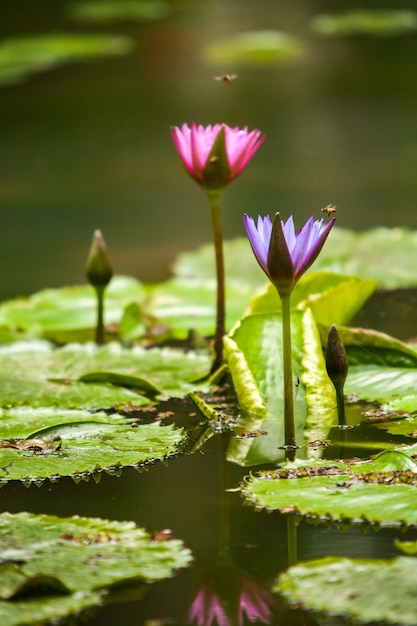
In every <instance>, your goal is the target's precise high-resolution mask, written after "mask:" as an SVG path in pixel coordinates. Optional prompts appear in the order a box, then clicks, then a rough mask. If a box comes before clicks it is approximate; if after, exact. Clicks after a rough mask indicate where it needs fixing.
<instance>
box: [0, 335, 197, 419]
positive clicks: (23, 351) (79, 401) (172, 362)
mask: <svg viewBox="0 0 417 626" xmlns="http://www.w3.org/2000/svg"><path fill="white" fill-rule="evenodd" d="M209 369H210V357H209V355H208V354H196V353H188V354H184V353H183V352H180V351H175V350H170V349H168V348H164V349H158V348H154V349H153V350H145V349H143V348H140V347H136V348H132V349H125V348H122V347H121V346H120V345H119V344H116V343H112V344H108V345H106V346H103V347H97V346H96V345H95V344H68V345H67V346H65V347H63V348H54V347H53V346H52V345H51V344H49V343H47V342H41V341H37V342H22V343H16V344H12V345H10V346H3V347H2V348H1V349H0V406H3V407H4V406H16V405H31V406H32V407H38V408H39V407H44V406H59V407H62V408H107V407H112V406H115V405H119V404H122V403H131V404H134V405H137V406H141V405H145V404H149V403H150V402H151V399H150V398H149V397H145V395H143V394H147V395H148V396H149V395H150V397H151V398H154V397H155V394H156V393H157V392H159V393H161V394H166V395H170V396H177V397H182V396H184V395H185V394H187V393H188V392H189V391H191V390H194V389H199V388H201V387H202V384H201V383H197V382H196V383H194V382H193V381H194V380H196V379H200V378H203V377H204V376H206V375H207V373H208V371H209Z"/></svg>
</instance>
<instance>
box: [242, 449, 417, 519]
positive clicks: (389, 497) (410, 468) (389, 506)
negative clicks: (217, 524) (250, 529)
mask: <svg viewBox="0 0 417 626" xmlns="http://www.w3.org/2000/svg"><path fill="white" fill-rule="evenodd" d="M416 486H417V463H416V462H415V461H413V459H411V457H409V456H408V455H406V454H404V453H403V452H399V451H385V452H381V453H380V454H379V455H377V457H376V458H375V460H373V461H365V462H364V461H361V462H356V463H354V462H349V461H345V462H342V461H338V462H331V461H327V462H325V461H321V460H318V461H311V462H310V463H308V464H306V463H305V462H304V463H303V462H302V461H301V460H300V461H299V462H298V463H294V464H292V465H287V466H286V467H283V468H281V469H278V470H275V471H273V472H261V473H260V474H259V475H257V476H252V477H250V478H249V479H248V480H247V482H246V483H245V485H244V486H243V488H242V492H243V495H244V496H245V497H246V499H248V500H249V501H250V502H251V503H252V504H253V505H254V506H256V507H262V508H267V509H270V510H279V511H282V512H285V513H289V512H296V513H299V514H301V515H307V516H313V517H318V518H322V519H334V520H344V519H348V520H352V521H355V522H360V521H364V520H365V521H367V522H370V523H383V524H385V525H397V524H408V525H416V524H417V489H416Z"/></svg>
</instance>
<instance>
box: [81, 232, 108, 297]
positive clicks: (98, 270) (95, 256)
mask: <svg viewBox="0 0 417 626" xmlns="http://www.w3.org/2000/svg"><path fill="white" fill-rule="evenodd" d="M86 275H87V280H88V282H89V283H90V285H92V286H93V287H94V288H95V289H104V288H105V287H107V285H108V284H109V282H110V281H111V278H112V276H113V269H112V266H111V265H110V261H109V256H108V253H107V248H106V243H105V241H104V238H103V235H102V234H101V231H100V230H96V231H95V233H94V235H93V241H92V243H91V248H90V253H89V255H88V259H87V266H86Z"/></svg>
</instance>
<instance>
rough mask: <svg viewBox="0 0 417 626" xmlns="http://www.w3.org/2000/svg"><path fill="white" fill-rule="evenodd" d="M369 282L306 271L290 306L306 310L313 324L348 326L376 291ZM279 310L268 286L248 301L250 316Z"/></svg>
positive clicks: (272, 291)
mask: <svg viewBox="0 0 417 626" xmlns="http://www.w3.org/2000/svg"><path fill="white" fill-rule="evenodd" d="M376 286H377V285H376V282H375V281H373V280H362V279H360V278H356V277H355V276H345V275H344V274H334V273H331V272H310V273H309V274H307V275H306V276H303V277H302V278H301V280H300V281H299V282H298V283H297V285H296V286H295V288H294V291H293V292H292V294H291V306H292V307H293V308H299V309H305V308H306V307H309V308H310V309H311V310H312V312H313V314H314V318H315V320H316V322H317V323H320V324H322V325H323V326H325V327H327V329H328V328H330V326H331V325H332V324H337V325H340V324H343V325H345V324H348V323H349V322H350V321H351V319H353V317H354V316H355V315H356V313H358V311H360V309H361V308H362V306H363V305H364V303H365V302H366V300H368V298H369V297H370V296H371V295H372V293H373V292H374V291H375V289H376ZM273 311H281V300H280V298H279V297H278V294H277V290H276V289H275V287H274V286H273V285H272V284H268V285H267V286H266V288H265V289H264V291H263V292H262V293H260V294H259V295H257V296H255V297H254V298H253V299H252V302H251V305H250V312H251V313H271V312H273Z"/></svg>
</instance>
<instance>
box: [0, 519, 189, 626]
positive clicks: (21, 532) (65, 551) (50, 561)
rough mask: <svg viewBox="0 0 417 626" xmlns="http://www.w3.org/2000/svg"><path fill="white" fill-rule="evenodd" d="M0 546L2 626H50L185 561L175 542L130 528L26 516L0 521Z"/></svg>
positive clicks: (169, 571) (165, 574) (179, 544)
mask: <svg viewBox="0 0 417 626" xmlns="http://www.w3.org/2000/svg"><path fill="white" fill-rule="evenodd" d="M0 546H1V548H0V549H1V554H2V559H1V563H0V571H1V577H0V578H1V583H0V598H1V600H0V616H1V623H2V624H4V625H5V626H12V625H15V624H16V625H17V624H33V619H34V616H36V619H37V623H42V622H43V621H46V620H48V621H49V620H52V619H54V620H56V619H57V618H59V617H62V616H63V615H65V614H66V613H71V612H74V610H75V611H78V610H80V609H82V608H84V607H85V605H87V606H88V605H92V604H93V603H99V602H100V599H101V593H100V592H102V591H105V590H107V589H109V588H110V587H111V586H113V585H115V584H117V585H120V584H122V583H128V584H132V583H133V582H135V583H143V582H152V581H157V580H161V579H164V578H167V577H170V576H172V574H173V571H174V570H175V569H178V568H181V567H186V566H187V565H188V564H189V563H190V560H191V555H190V552H189V550H187V549H186V548H184V546H183V544H182V542H181V541H179V540H167V541H152V540H151V537H150V535H149V534H148V533H147V532H146V531H145V530H143V529H141V528H137V527H136V526H135V524H134V523H133V522H110V521H107V520H102V519H94V518H80V517H71V518H64V519H60V518H58V517H54V516H48V515H33V514H30V513H18V514H15V515H11V514H9V513H3V514H2V515H1V516H0ZM40 593H41V594H42V597H39V594H40ZM22 595H24V596H25V597H24V599H20V596H22ZM58 599H59V600H62V605H63V607H64V609H63V610H62V609H60V608H59V604H60V603H59V602H58ZM30 607H32V614H30ZM20 609H22V612H21V613H20V612H19V611H20ZM37 610H38V611H39V613H38V612H37ZM18 615H19V616H20V619H19V620H18V618H17V616H18Z"/></svg>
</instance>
